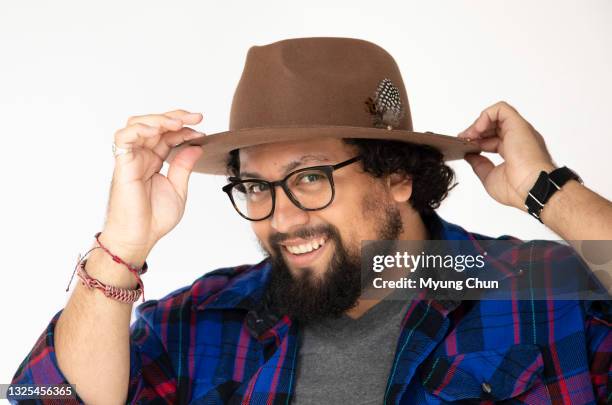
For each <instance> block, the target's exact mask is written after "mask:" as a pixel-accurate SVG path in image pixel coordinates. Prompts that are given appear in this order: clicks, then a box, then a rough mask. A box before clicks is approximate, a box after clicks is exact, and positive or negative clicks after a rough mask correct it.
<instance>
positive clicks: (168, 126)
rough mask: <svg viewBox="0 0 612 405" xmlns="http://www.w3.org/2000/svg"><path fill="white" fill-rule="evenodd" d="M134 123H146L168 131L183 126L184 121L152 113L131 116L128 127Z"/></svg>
mask: <svg viewBox="0 0 612 405" xmlns="http://www.w3.org/2000/svg"><path fill="white" fill-rule="evenodd" d="M134 124H145V125H148V126H151V127H158V128H163V129H164V130H166V131H178V130H179V129H181V128H182V126H183V121H181V120H180V119H178V118H172V117H168V116H166V115H163V114H151V115H137V116H134V117H130V118H129V119H128V121H127V125H126V127H129V126H131V125H134Z"/></svg>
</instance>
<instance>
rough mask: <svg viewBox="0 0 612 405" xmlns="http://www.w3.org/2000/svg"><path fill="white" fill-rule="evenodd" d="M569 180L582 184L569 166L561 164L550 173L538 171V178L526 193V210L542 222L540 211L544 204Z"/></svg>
mask: <svg viewBox="0 0 612 405" xmlns="http://www.w3.org/2000/svg"><path fill="white" fill-rule="evenodd" d="M569 180H576V181H578V182H579V183H581V184H582V179H581V178H580V176H578V175H577V174H576V173H575V172H574V171H573V170H571V169H570V168H568V167H566V166H563V167H560V168H558V169H555V170H553V171H552V172H550V173H546V172H545V171H542V172H540V175H539V176H538V180H537V181H536V182H535V184H534V186H533V187H532V188H531V190H529V193H527V198H526V199H525V207H526V208H527V212H528V213H529V214H531V216H533V217H534V218H536V219H537V220H538V221H540V222H542V219H541V218H540V213H541V211H542V209H543V208H544V205H546V203H547V202H548V200H550V197H552V195H553V194H554V193H556V192H557V190H560V189H561V187H563V185H564V184H565V183H567V182H568V181H569Z"/></svg>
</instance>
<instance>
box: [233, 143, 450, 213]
mask: <svg viewBox="0 0 612 405" xmlns="http://www.w3.org/2000/svg"><path fill="white" fill-rule="evenodd" d="M343 141H344V142H345V143H347V144H349V145H354V146H355V147H356V148H357V149H358V152H359V155H360V156H362V160H361V164H362V165H363V169H364V171H366V172H367V173H370V174H371V175H372V176H374V177H377V178H380V177H383V176H386V175H389V174H392V173H401V174H407V175H410V176H411V177H412V195H411V196H410V200H409V202H410V204H411V205H412V207H413V208H414V209H415V210H416V211H417V212H418V213H419V214H421V215H429V214H431V213H432V212H433V210H435V209H436V208H438V207H439V206H440V203H441V202H442V200H444V199H445V198H446V196H447V195H448V192H449V191H450V190H451V189H452V188H453V187H455V186H456V185H457V183H453V180H454V179H455V172H454V171H453V169H451V168H450V167H449V166H447V165H446V164H445V163H444V159H443V155H442V153H441V152H440V151H438V150H437V149H435V148H433V147H431V146H428V145H418V144H414V143H409V142H400V141H389V140H380V139H358V138H350V139H343ZM227 172H228V173H229V175H230V176H238V174H239V173H240V159H239V154H238V149H234V150H232V151H231V152H230V154H229V159H228V161H227ZM451 183H453V184H451Z"/></svg>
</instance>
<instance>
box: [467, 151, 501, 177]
mask: <svg viewBox="0 0 612 405" xmlns="http://www.w3.org/2000/svg"><path fill="white" fill-rule="evenodd" d="M464 159H465V160H466V161H467V162H468V163H469V164H470V166H472V170H474V173H476V176H478V178H479V179H480V181H481V182H482V184H484V183H485V180H486V178H487V176H488V175H489V173H491V170H493V169H494V168H495V165H494V164H493V162H491V161H490V160H489V159H488V158H486V157H484V156H482V155H477V154H475V153H468V154H467V155H465V157H464Z"/></svg>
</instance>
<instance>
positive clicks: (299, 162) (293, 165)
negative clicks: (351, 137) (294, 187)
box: [240, 155, 330, 179]
mask: <svg viewBox="0 0 612 405" xmlns="http://www.w3.org/2000/svg"><path fill="white" fill-rule="evenodd" d="M309 161H315V162H320V163H323V162H329V161H330V160H329V159H328V158H327V157H325V156H323V155H304V156H302V157H300V158H299V159H297V160H292V161H291V162H289V163H287V164H286V165H284V166H283V176H284V175H286V174H287V173H289V172H291V171H292V170H294V169H296V168H297V167H298V166H300V165H303V164H304V163H306V162H309ZM240 177H241V178H247V177H248V178H251V179H261V178H262V176H261V175H260V174H259V173H256V172H240Z"/></svg>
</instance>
